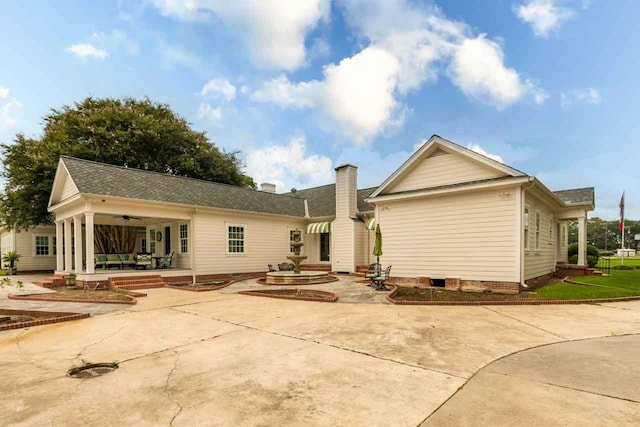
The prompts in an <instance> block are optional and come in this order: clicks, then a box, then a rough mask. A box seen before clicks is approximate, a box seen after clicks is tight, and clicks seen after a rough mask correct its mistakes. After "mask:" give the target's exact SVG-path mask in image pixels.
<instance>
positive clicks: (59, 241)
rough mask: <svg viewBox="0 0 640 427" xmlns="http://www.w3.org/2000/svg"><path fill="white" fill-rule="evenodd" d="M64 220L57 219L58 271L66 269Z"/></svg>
mask: <svg viewBox="0 0 640 427" xmlns="http://www.w3.org/2000/svg"><path fill="white" fill-rule="evenodd" d="M62 225H63V222H62V221H56V271H63V270H64V255H63V254H62V248H63V240H62V239H64V236H63V230H62Z"/></svg>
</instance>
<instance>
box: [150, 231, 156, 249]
mask: <svg viewBox="0 0 640 427" xmlns="http://www.w3.org/2000/svg"><path fill="white" fill-rule="evenodd" d="M149 252H151V253H152V254H155V253H156V230H154V229H153V228H152V229H151V230H149Z"/></svg>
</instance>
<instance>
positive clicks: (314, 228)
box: [307, 222, 331, 234]
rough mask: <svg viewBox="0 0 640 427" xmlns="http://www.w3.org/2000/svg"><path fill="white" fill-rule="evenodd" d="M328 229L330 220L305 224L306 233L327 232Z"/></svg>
mask: <svg viewBox="0 0 640 427" xmlns="http://www.w3.org/2000/svg"><path fill="white" fill-rule="evenodd" d="M330 231H331V223H330V222H312V223H311V224H307V234H318V233H329V232H330Z"/></svg>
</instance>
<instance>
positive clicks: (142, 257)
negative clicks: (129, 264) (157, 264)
mask: <svg viewBox="0 0 640 427" xmlns="http://www.w3.org/2000/svg"><path fill="white" fill-rule="evenodd" d="M152 266H153V258H151V254H150V253H140V254H138V255H136V265H135V268H136V270H137V269H138V268H139V267H142V269H143V270H146V269H147V267H152Z"/></svg>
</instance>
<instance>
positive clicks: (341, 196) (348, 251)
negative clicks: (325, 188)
mask: <svg viewBox="0 0 640 427" xmlns="http://www.w3.org/2000/svg"><path fill="white" fill-rule="evenodd" d="M356 186H357V169H356V168H355V167H353V166H346V167H342V168H340V169H338V170H337V171H336V219H335V220H333V222H332V223H331V265H332V270H333V271H336V272H346V273H351V272H354V271H355V268H356V231H355V227H356V224H355V222H354V221H355V214H356V191H357V190H356Z"/></svg>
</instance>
